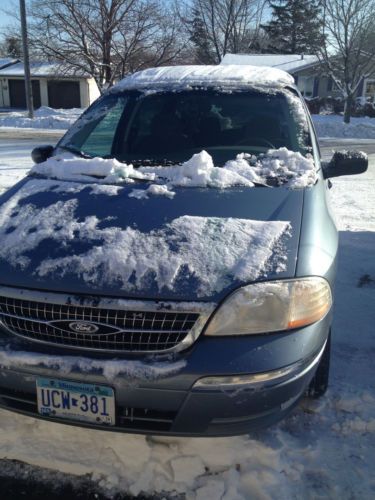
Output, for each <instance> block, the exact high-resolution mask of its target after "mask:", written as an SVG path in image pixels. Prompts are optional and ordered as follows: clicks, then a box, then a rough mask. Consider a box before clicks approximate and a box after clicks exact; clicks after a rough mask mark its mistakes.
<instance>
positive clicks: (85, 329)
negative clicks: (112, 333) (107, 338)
mask: <svg viewBox="0 0 375 500" xmlns="http://www.w3.org/2000/svg"><path fill="white" fill-rule="evenodd" d="M69 328H70V329H71V330H73V332H76V333H96V332H97V331H98V330H99V327H98V326H96V325H94V324H92V323H85V322H84V321H74V322H73V323H69Z"/></svg>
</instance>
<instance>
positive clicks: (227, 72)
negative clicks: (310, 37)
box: [113, 64, 294, 91]
mask: <svg viewBox="0 0 375 500" xmlns="http://www.w3.org/2000/svg"><path fill="white" fill-rule="evenodd" d="M293 83H294V79H293V77H292V76H291V75H289V74H288V73H286V72H285V71H282V70H280V69H276V68H268V67H260V66H247V65H246V66H239V65H235V64H233V65H225V66H171V67H168V66H165V67H161V68H150V69H146V70H143V71H138V72H137V73H134V74H133V75H130V76H128V77H126V78H124V79H123V80H121V81H120V82H119V83H118V84H117V85H115V86H114V87H113V89H114V90H115V91H117V90H129V89H158V88H161V87H167V88H185V87H191V86H194V87H213V86H214V87H230V88H231V87H233V88H236V89H239V88H241V87H242V88H243V87H275V88H282V87H285V86H286V85H291V84H293Z"/></svg>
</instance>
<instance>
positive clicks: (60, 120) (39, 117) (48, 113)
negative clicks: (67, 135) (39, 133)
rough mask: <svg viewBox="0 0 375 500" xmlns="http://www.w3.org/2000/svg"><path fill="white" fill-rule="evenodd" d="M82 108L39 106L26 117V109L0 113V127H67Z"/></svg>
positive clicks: (81, 111) (79, 113)
mask: <svg viewBox="0 0 375 500" xmlns="http://www.w3.org/2000/svg"><path fill="white" fill-rule="evenodd" d="M83 111H84V110H83V109H79V108H72V109H53V108H49V107H47V106H41V107H40V108H38V109H37V110H36V111H35V112H34V118H33V119H31V118H28V117H27V116H26V115H27V113H26V111H20V112H12V113H6V114H3V115H0V127H17V128H43V129H61V130H65V129H67V128H69V127H70V126H71V125H72V124H73V123H74V122H75V121H76V120H77V118H78V117H79V116H80V115H81V114H82V113H83Z"/></svg>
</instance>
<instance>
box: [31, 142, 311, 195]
mask: <svg viewBox="0 0 375 500" xmlns="http://www.w3.org/2000/svg"><path fill="white" fill-rule="evenodd" d="M31 174H38V175H43V176H46V177H50V178H54V179H62V180H64V179H66V180H85V181H87V180H90V179H91V180H92V181H94V182H96V183H104V184H105V183H129V182H130V183H131V182H134V180H137V179H138V180H146V181H156V182H157V183H158V184H164V185H167V186H172V187H173V186H182V187H213V188H220V189H225V188H230V187H233V186H248V187H252V186H254V183H260V184H264V183H266V181H267V178H277V179H279V180H281V181H282V182H283V185H285V186H286V187H289V188H304V187H308V186H311V185H313V184H314V183H315V181H316V169H315V164H314V161H313V158H312V156H311V155H307V156H306V157H305V156H302V154H301V153H299V152H295V151H289V150H288V149H287V148H280V149H271V150H269V151H268V152H267V153H266V154H260V155H259V156H254V155H249V154H245V153H241V154H239V155H237V156H236V158H235V159H234V160H231V161H228V162H227V163H226V164H225V165H224V167H216V166H215V165H214V162H213V159H212V157H211V156H210V155H209V154H208V153H207V152H206V151H201V152H200V153H197V154H195V155H193V156H192V157H191V158H190V159H189V160H188V161H186V162H184V163H182V164H181V165H174V166H171V167H165V166H155V167H154V166H152V167H142V166H141V167H138V168H134V167H133V165H131V164H130V165H127V164H125V163H120V162H119V161H117V160H116V159H103V158H92V159H86V158H77V157H66V156H64V155H62V156H53V157H52V158H49V159H48V160H47V161H45V162H43V163H39V164H37V165H34V167H33V168H32V169H31ZM99 176H100V177H102V178H101V179H97V178H96V177H99ZM137 191H138V190H137ZM148 194H155V195H163V194H164V195H166V196H168V197H173V194H171V191H170V190H169V189H166V188H162V189H157V188H156V189H155V188H151V189H148V193H145V194H142V193H139V192H133V194H132V195H131V196H133V197H136V198H145V197H147V196H148Z"/></svg>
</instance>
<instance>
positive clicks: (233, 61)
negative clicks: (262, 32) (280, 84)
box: [221, 54, 319, 73]
mask: <svg viewBox="0 0 375 500" xmlns="http://www.w3.org/2000/svg"><path fill="white" fill-rule="evenodd" d="M221 64H222V65H224V66H227V65H248V64H250V65H252V66H257V67H259V66H262V67H263V66H269V67H272V68H279V69H282V70H284V71H287V72H288V73H295V72H296V71H301V70H302V69H305V68H307V67H309V66H312V65H314V64H319V58H318V56H314V55H299V54H225V56H224V57H223V59H222V61H221Z"/></svg>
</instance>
